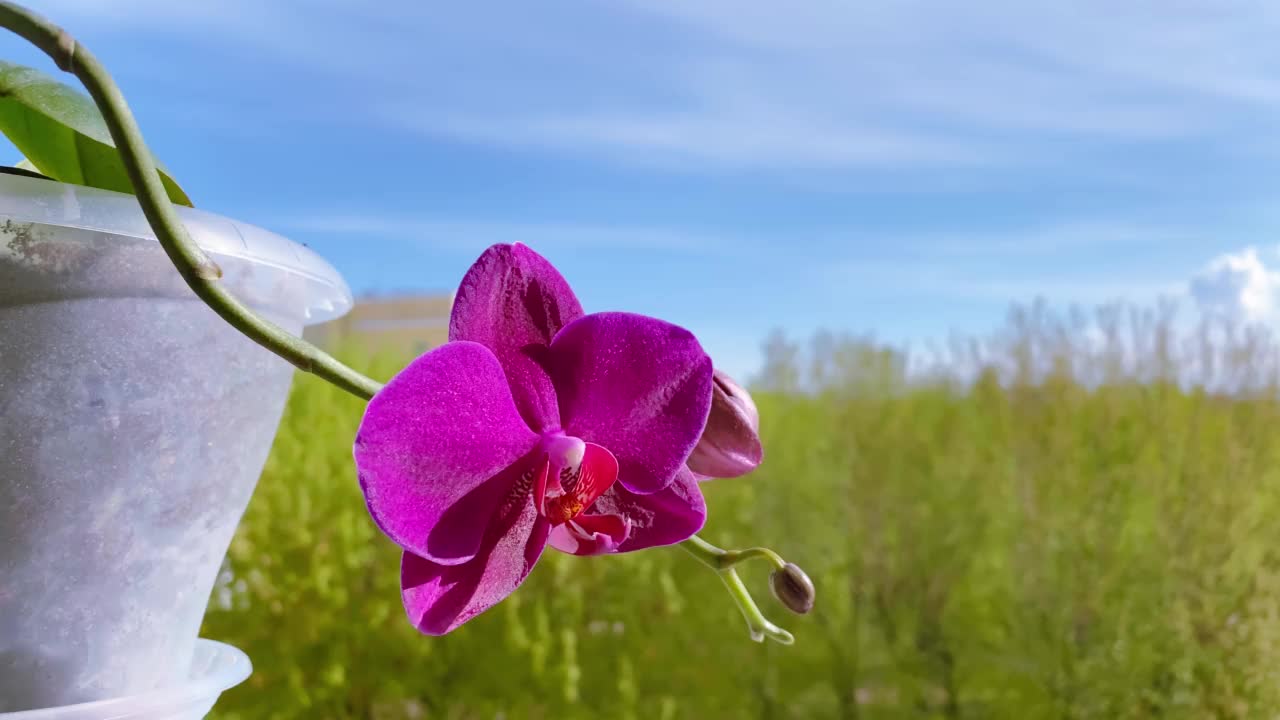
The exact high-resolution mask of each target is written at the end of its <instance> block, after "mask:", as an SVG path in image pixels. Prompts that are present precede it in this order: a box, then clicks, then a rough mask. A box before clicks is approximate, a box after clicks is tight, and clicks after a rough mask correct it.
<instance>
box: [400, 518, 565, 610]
mask: <svg viewBox="0 0 1280 720" xmlns="http://www.w3.org/2000/svg"><path fill="white" fill-rule="evenodd" d="M550 529H551V526H550V524H549V523H547V521H546V520H544V519H543V518H541V517H539V516H538V514H537V512H536V511H535V510H534V507H533V499H532V495H529V496H527V497H526V500H525V503H524V506H523V508H522V509H521V511H520V512H519V513H515V514H514V517H512V518H510V519H508V520H507V521H506V522H503V523H501V524H499V525H495V526H493V527H492V528H491V531H490V532H489V533H488V534H487V535H486V536H485V538H484V543H483V545H482V547H481V549H480V552H479V553H477V554H476V556H475V557H474V558H473V559H471V560H470V561H468V562H466V563H463V564H462V565H440V564H437V563H433V562H431V561H430V560H426V559H424V558H421V557H418V556H417V555H414V554H413V553H410V552H406V553H404V556H403V557H402V559H401V565H400V596H401V600H403V602H404V609H405V612H406V613H408V615H409V620H410V622H412V623H413V625H414V627H416V628H418V630H420V631H422V632H423V633H426V634H427V635H444V634H445V633H448V632H450V631H452V630H453V629H455V628H457V627H458V626H459V625H461V624H463V623H465V622H466V621H468V620H470V619H471V618H473V617H475V616H476V615H479V614H480V613H482V612H484V611H485V610H488V609H489V608H491V607H493V606H494V605H496V604H497V603H498V602H500V601H501V600H502V599H504V598H505V597H507V596H508V595H510V594H511V593H512V592H513V591H514V590H515V589H516V588H517V587H519V586H520V583H522V582H524V579H525V578H526V577H528V575H529V572H530V571H531V570H533V566H534V565H535V564H536V563H537V562H538V558H539V557H540V556H541V555H542V551H543V549H545V548H546V545H547V533H548V531H549V530H550Z"/></svg>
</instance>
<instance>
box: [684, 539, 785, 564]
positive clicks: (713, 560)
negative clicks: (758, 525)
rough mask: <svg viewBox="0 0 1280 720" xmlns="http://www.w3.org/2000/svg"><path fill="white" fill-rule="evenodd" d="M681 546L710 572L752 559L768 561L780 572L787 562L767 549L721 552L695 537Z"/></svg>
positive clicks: (721, 550) (757, 548)
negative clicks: (709, 569) (708, 568)
mask: <svg viewBox="0 0 1280 720" xmlns="http://www.w3.org/2000/svg"><path fill="white" fill-rule="evenodd" d="M681 546H682V547H684V549H685V550H688V551H689V552H690V553H691V554H692V555H693V556H694V557H696V558H698V559H699V560H701V561H702V562H703V564H704V565H706V566H708V567H710V568H711V569H712V570H727V569H729V568H731V567H733V566H734V565H737V564H738V563H740V562H742V561H744V560H751V559H754V558H764V559H766V560H768V561H769V563H770V564H772V565H773V568H774V569H775V570H781V569H782V567H783V566H784V565H786V564H787V561H786V560H783V559H782V556H781V555H779V554H778V553H776V552H774V551H772V550H770V549H769V548H764V547H753V548H747V549H745V550H723V549H721V548H718V547H716V546H715V545H712V544H711V543H709V542H707V541H706V540H703V539H702V538H700V537H698V536H697V535H694V536H693V537H691V538H689V539H688V540H685V541H684V542H683V543H681Z"/></svg>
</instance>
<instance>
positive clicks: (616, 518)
mask: <svg viewBox="0 0 1280 720" xmlns="http://www.w3.org/2000/svg"><path fill="white" fill-rule="evenodd" d="M630 535H631V521H630V520H628V519H627V518H625V517H623V516H622V515H579V516H578V517H576V518H574V519H573V520H570V521H569V522H567V523H565V524H563V525H557V526H555V527H553V528H551V535H550V537H549V538H548V541H547V542H548V544H549V545H551V547H553V548H555V549H557V550H559V551H560V552H563V553H569V554H570V555H603V554H606V553H612V552H617V549H618V546H619V545H621V544H622V543H623V542H625V541H626V539H627V538H628V537H629V536H630Z"/></svg>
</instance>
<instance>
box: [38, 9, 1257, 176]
mask: <svg viewBox="0 0 1280 720" xmlns="http://www.w3.org/2000/svg"><path fill="white" fill-rule="evenodd" d="M488 5H489V4H488V3H480V4H479V6H466V7H463V6H451V7H450V8H449V9H447V10H431V11H427V10H425V9H423V8H422V7H419V6H416V5H414V4H412V3H409V2H408V1H407V0H399V1H395V2H389V3H385V4H383V5H380V6H379V12H376V13H371V12H370V11H369V10H368V8H367V7H366V6H365V5H364V4H363V3H359V2H355V1H354V0H313V1H312V2H299V1H298V0H278V1H277V2H272V3H252V2H248V1H247V0H225V2H218V3H173V2H160V1H159V0H49V2H48V3H47V11H48V12H49V13H50V14H51V15H55V16H58V17H63V16H65V17H67V18H68V19H69V20H74V21H76V22H80V23H84V24H86V25H89V26H101V27H106V28H112V29H121V28H127V27H132V28H138V29H142V30H148V31H152V32H161V31H163V32H164V33H165V34H169V35H172V34H177V33H185V34H187V35H198V36H199V37H200V38H202V39H204V40H205V41H209V40H210V38H213V37H217V38H219V42H224V43H235V44H240V45H245V46H250V47H252V48H254V49H255V51H257V52H261V53H265V54H266V55H267V56H273V57H275V58H277V59H278V60H280V61H281V62H285V63H287V64H288V66H290V67H294V68H304V69H306V71H307V72H309V73H318V74H319V75H320V76H322V77H328V78H330V79H331V80H332V82H333V85H332V86H333V87H334V88H335V89H339V88H340V90H341V97H342V99H343V102H346V103H349V104H350V105H351V106H352V107H359V108H361V121H362V122H375V123H378V124H380V125H382V126H384V127H393V128H396V129H399V130H402V131H414V132H420V133H423V134H425V135H427V136H431V137H438V138H442V139H450V140H464V141H467V142H474V143H484V144H490V145H498V146H503V147H513V146H514V147H525V148H532V149H550V150H554V151H556V152H560V153H570V154H584V155H591V156H595V157H602V158H605V159H609V160H613V161H620V162H625V163H629V164H639V165H644V166H653V165H660V166H673V167H681V168H701V169H729V170H742V169H784V170H785V169H793V168H810V169H815V170H831V169H851V170H856V169H868V168H870V169H877V168H885V167H887V166H895V165H898V166H903V165H905V166H909V167H918V168H923V169H926V170H927V169H929V168H970V169H974V170H981V169H984V168H1006V167H1008V166H1010V165H1023V166H1027V165H1030V166H1035V167H1040V168H1043V167H1056V168H1064V167H1069V168H1074V169H1075V170H1077V171H1081V172H1083V171H1087V170H1090V169H1091V168H1089V167H1088V166H1087V164H1088V163H1090V162H1095V161H1096V158H1097V157H1099V156H1100V155H1101V156H1103V157H1105V154H1104V149H1105V148H1106V147H1109V146H1113V145H1117V144H1120V145H1139V146H1141V145H1156V146H1161V147H1163V146H1165V145H1167V144H1170V143H1178V142H1183V141H1193V140H1195V141H1202V142H1210V143H1213V144H1216V145H1221V146H1222V147H1225V148H1230V147H1239V146H1240V145H1241V144H1242V143H1244V144H1248V143H1258V142H1260V136H1264V135H1265V136H1268V137H1272V136H1275V135H1276V134H1277V133H1276V131H1275V130H1274V129H1269V128H1268V124H1264V123H1262V122H1260V121H1259V118H1260V117H1263V116H1271V115H1273V114H1274V112H1275V111H1276V110H1278V109H1280V43H1275V42H1274V37H1275V36H1276V35H1277V32H1278V31H1280V6H1272V5H1269V4H1267V3H1258V2H1249V1H1248V0H1222V1H1221V2H1218V3H1213V4H1205V3H1196V2H1191V1H1190V0H1177V1H1175V2H1153V1H1150V0H1144V1H1142V2H1137V3H1129V4H1125V5H1123V6H1117V5H1115V4H1114V3H1110V2H1106V1H1105V0H1083V1H1082V2H1077V3H1070V4H1065V5H1064V4H1053V3H1041V2H1035V3H1022V2H1014V0H996V1H994V2H989V3H982V4H977V5H975V4H960V5H957V4H941V5H940V4H938V3H933V2H926V1H925V0H906V1H905V2H895V3H883V4H877V5H874V6H869V5H866V4H857V3H845V2H837V1H836V0H819V1H818V2H814V3H808V4H806V7H805V9H804V11H803V12H798V11H797V10H796V9H795V8H792V7H790V6H785V5H781V4H777V3H770V2H766V1H765V0H732V1H731V0H705V1H703V2H696V3H689V2H678V1H677V0H655V1H653V2H648V1H640V0H634V1H633V2H629V3H622V4H602V3H599V2H593V1H591V0H561V1H558V2H549V3H547V4H545V5H542V4H540V5H539V6H538V9H537V11H533V10H528V9H523V8H520V7H515V6H510V5H502V6H498V5H496V4H495V5H494V6H492V7H486V6H488ZM379 68H380V69H381V71H380V73H379V77H378V79H377V81H376V82H369V81H368V80H367V79H368V78H369V77H370V75H369V74H370V73H372V72H377V71H378V69H379ZM354 77H361V78H364V79H365V80H364V81H362V82H361V83H359V84H352V83H350V82H346V83H343V82H342V81H343V80H350V79H352V78H354ZM1086 151H1087V152H1086Z"/></svg>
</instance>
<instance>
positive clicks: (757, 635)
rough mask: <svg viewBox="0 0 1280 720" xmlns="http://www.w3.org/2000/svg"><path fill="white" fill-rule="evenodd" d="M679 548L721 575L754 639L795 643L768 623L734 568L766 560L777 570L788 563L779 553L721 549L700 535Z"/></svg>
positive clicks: (787, 633)
mask: <svg viewBox="0 0 1280 720" xmlns="http://www.w3.org/2000/svg"><path fill="white" fill-rule="evenodd" d="M680 547H682V548H684V549H685V550H686V551H687V552H688V553H689V554H690V555H692V556H694V557H695V558H697V559H698V560H699V561H700V562H701V563H702V564H703V565H706V566H707V567H709V568H711V569H712V570H715V571H716V574H717V575H719V576H720V580H721V581H723V582H724V587H725V589H726V590H728V591H729V597H731V598H733V601H734V602H735V603H737V604H738V609H739V610H741V611H742V617H743V619H744V620H746V621H747V630H748V631H749V632H750V633H751V639H752V640H755V641H756V642H763V641H764V639H765V638H766V637H767V638H769V639H770V640H773V641H775V642H779V643H782V644H783V645H790V644H792V643H794V642H795V640H796V639H795V636H793V635H792V634H791V633H789V632H787V631H786V630H783V629H782V628H780V627H778V626H777V625H774V624H773V623H771V622H769V619H768V618H766V617H765V616H764V613H762V612H760V608H759V607H758V606H757V605H756V601H755V599H753V598H752V597H751V592H750V591H749V590H747V586H746V585H743V584H742V578H740V577H738V571H737V570H736V569H734V567H733V566H734V565H736V564H738V563H740V562H742V561H743V560H749V559H751V558H753V557H763V558H765V559H767V560H769V561H770V562H771V563H772V564H773V566H774V567H775V568H781V567H782V566H783V565H785V564H786V562H785V561H784V560H783V559H782V558H781V557H779V556H778V554H777V553H775V552H774V551H772V550H769V549H768V548H749V549H746V550H722V549H721V548H718V547H716V546H715V545H712V544H711V543H709V542H707V541H706V540H703V539H702V538H700V537H698V536H697V535H694V536H693V537H691V538H689V539H688V540H685V541H684V542H682V543H680Z"/></svg>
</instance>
